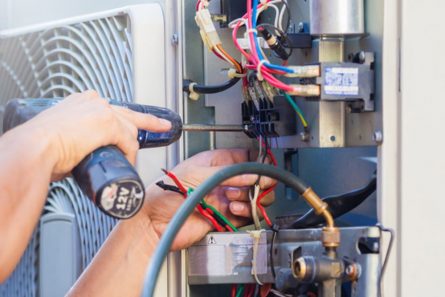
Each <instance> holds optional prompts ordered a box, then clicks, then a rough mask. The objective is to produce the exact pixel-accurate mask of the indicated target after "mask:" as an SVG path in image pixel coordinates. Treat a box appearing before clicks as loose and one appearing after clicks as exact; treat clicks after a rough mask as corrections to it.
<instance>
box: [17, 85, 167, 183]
mask: <svg viewBox="0 0 445 297" xmlns="http://www.w3.org/2000/svg"><path fill="white" fill-rule="evenodd" d="M25 125H27V126H28V127H27V129H29V130H30V131H33V129H37V130H38V131H39V132H40V133H42V131H43V135H45V136H46V137H45V138H46V139H48V140H49V141H50V148H51V150H52V154H51V156H53V157H54V158H53V159H52V161H53V162H54V167H53V171H52V180H54V179H59V178H61V177H63V176H65V175H66V174H68V173H69V172H70V171H71V170H72V169H73V168H74V166H76V165H77V164H78V163H79V162H80V161H81V160H82V159H83V158H84V157H85V156H86V155H88V154H89V153H91V152H92V151H94V150H95V149H96V148H99V147H102V146H106V145H116V146H117V147H118V148H120V149H121V150H122V152H123V153H124V154H125V156H126V157H127V158H128V160H129V161H130V162H132V163H134V162H135V159H136V153H137V150H138V148H139V144H138V142H137V130H138V128H140V129H145V130H149V131H153V132H163V131H168V130H169V129H170V127H171V124H170V122H169V121H166V120H163V119H159V118H157V117H155V116H152V115H147V114H142V113H138V112H134V111H131V110H129V109H126V108H123V107H118V106H112V105H110V104H109V103H108V102H107V101H106V100H105V99H103V98H101V97H100V96H99V95H98V94H97V92H95V91H86V92H83V93H76V94H72V95H71V96H69V97H67V98H66V99H64V100H63V101H62V102H60V103H58V104H57V105H56V106H54V107H52V108H50V109H48V110H46V111H44V112H42V113H41V114H39V115H37V116H36V117H35V118H34V119H33V120H31V121H29V122H28V123H26V124H25ZM34 131H35V130H34Z"/></svg>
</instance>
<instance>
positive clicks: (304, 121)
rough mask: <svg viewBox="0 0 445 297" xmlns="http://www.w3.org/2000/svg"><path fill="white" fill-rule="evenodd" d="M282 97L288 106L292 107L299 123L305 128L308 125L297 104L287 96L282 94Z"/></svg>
mask: <svg viewBox="0 0 445 297" xmlns="http://www.w3.org/2000/svg"><path fill="white" fill-rule="evenodd" d="M283 95H284V97H285V98H286V100H287V102H289V104H290V105H291V106H292V108H293V109H294V110H295V112H296V113H297V115H298V117H299V118H300V120H301V123H302V124H303V127H305V128H307V127H308V123H307V121H306V119H305V117H304V115H303V111H302V110H301V109H300V107H299V106H298V105H297V103H296V102H295V101H294V100H292V98H291V97H290V96H289V94H287V93H283Z"/></svg>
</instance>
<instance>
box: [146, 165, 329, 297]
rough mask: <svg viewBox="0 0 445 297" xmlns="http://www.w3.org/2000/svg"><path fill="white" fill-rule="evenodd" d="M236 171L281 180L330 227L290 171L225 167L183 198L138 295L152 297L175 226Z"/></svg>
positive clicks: (304, 185) (270, 167) (237, 166)
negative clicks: (303, 199) (141, 293)
mask: <svg viewBox="0 0 445 297" xmlns="http://www.w3.org/2000/svg"><path fill="white" fill-rule="evenodd" d="M240 174H259V175H263V176H267V177H271V178H274V179H276V180H278V181H281V182H283V183H284V184H286V185H288V186H290V187H291V188H293V189H294V190H296V191H297V192H298V193H299V194H301V195H303V197H304V198H305V199H306V200H307V201H308V203H309V204H310V205H311V206H313V207H314V206H317V205H318V206H317V207H318V209H319V211H317V213H320V214H323V215H324V216H325V217H326V218H327V220H328V223H327V224H328V226H329V227H333V221H329V219H328V218H329V216H328V215H326V214H325V213H324V211H326V210H325V209H323V210H321V208H319V204H317V203H316V200H317V199H316V197H318V196H316V195H315V193H314V192H313V191H312V190H311V188H309V187H308V186H307V185H306V184H305V183H304V182H303V181H302V180H301V179H299V178H298V177H297V176H295V175H293V174H292V173H289V172H287V171H285V170H283V169H279V168H276V167H273V166H271V165H264V164H259V163H241V164H236V165H233V166H229V167H226V168H224V169H222V170H221V171H219V172H218V173H216V174H215V175H213V176H212V177H210V178H209V179H208V180H206V181H205V182H204V183H202V184H201V185H200V186H199V187H197V188H196V189H195V191H194V192H193V193H191V195H190V196H189V197H188V198H187V199H186V200H185V201H184V203H183V204H182V206H181V207H180V208H179V209H178V211H177V212H176V214H175V215H174V217H173V218H172V220H171V221H170V223H169V225H168V226H167V229H166V230H165V232H164V234H163V235H162V237H161V239H160V242H159V244H158V246H157V248H156V250H155V252H154V254H153V257H152V262H151V264H150V266H149V269H148V270H147V273H146V275H145V279H144V284H145V285H144V291H143V295H142V296H153V293H154V289H155V286H156V281H157V279H158V276H159V272H160V269H161V267H162V264H163V262H164V259H165V257H166V256H167V254H168V252H169V251H170V247H171V245H172V243H173V240H174V238H175V236H176V234H177V233H178V231H179V229H180V228H181V226H182V225H183V224H184V222H185V220H186V219H187V218H188V216H189V215H190V214H191V213H192V212H193V210H194V209H195V207H196V205H198V204H199V203H200V202H201V200H202V198H203V197H205V196H206V195H207V194H209V193H210V192H211V191H212V190H213V189H214V188H215V187H216V186H218V185H219V184H220V183H221V182H223V181H225V180H227V179H228V178H231V177H233V176H237V175H240ZM308 194H309V195H310V197H307V195H308ZM318 199H320V198H318ZM331 218H332V216H331Z"/></svg>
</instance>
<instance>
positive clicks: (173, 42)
mask: <svg viewBox="0 0 445 297" xmlns="http://www.w3.org/2000/svg"><path fill="white" fill-rule="evenodd" d="M178 43H179V36H178V34H177V33H175V34H173V35H172V44H173V45H178Z"/></svg>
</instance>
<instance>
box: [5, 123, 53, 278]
mask: <svg viewBox="0 0 445 297" xmlns="http://www.w3.org/2000/svg"><path fill="white" fill-rule="evenodd" d="M54 160H55V159H54V156H53V153H52V150H51V143H50V139H49V137H48V135H46V133H45V131H41V130H39V129H38V128H34V127H32V126H28V125H26V124H25V125H23V126H20V127H18V128H16V129H13V130H11V131H9V132H8V133H6V134H5V135H3V136H2V137H1V138H0V164H1V170H0V205H1V207H0V238H1V240H0V263H2V264H1V265H0V281H1V282H2V281H4V280H5V279H6V278H7V277H8V275H9V274H10V273H11V272H12V271H13V269H14V267H15V266H16V264H17V263H18V261H19V259H20V257H21V255H22V253H23V251H24V250H25V248H26V246H27V243H28V240H29V238H30V237H31V234H32V231H33V230H34V227H35V225H36V223H37V221H38V219H39V217H40V215H41V212H42V208H43V205H44V203H45V200H46V196H47V192H48V185H49V182H50V179H51V172H52V168H53V166H54V163H55V161H54Z"/></svg>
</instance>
